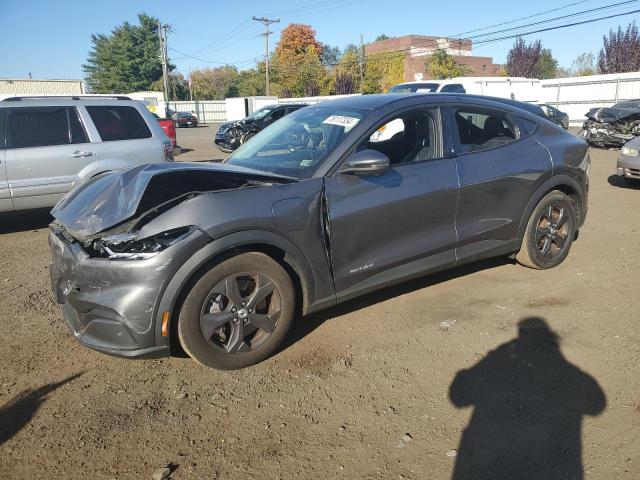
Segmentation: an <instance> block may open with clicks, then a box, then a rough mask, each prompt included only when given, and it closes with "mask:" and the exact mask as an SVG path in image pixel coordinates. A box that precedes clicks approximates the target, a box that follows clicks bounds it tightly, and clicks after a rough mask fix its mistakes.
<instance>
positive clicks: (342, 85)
mask: <svg viewBox="0 0 640 480" xmlns="http://www.w3.org/2000/svg"><path fill="white" fill-rule="evenodd" d="M334 83H335V93H336V95H349V94H351V93H355V91H356V82H355V80H354V78H353V76H351V75H350V74H349V73H338V74H336V78H335V82H334Z"/></svg>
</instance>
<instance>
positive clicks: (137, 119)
mask: <svg viewBox="0 0 640 480" xmlns="http://www.w3.org/2000/svg"><path fill="white" fill-rule="evenodd" d="M86 108H87V111H88V112H89V115H90V116H91V119H92V120H93V123H95V125H96V128H97V129H98V133H99V134H100V138H102V141H103V142H110V141H114V140H136V139H140V138H150V137H151V130H149V127H148V126H147V124H146V122H145V121H144V119H143V118H142V115H140V112H138V110H136V109H135V108H134V107H120V106H106V105H100V106H91V107H86Z"/></svg>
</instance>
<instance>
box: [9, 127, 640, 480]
mask: <svg viewBox="0 0 640 480" xmlns="http://www.w3.org/2000/svg"><path fill="white" fill-rule="evenodd" d="M201 132H202V133H201ZM178 136H179V137H178V138H179V142H180V143H181V144H182V145H183V146H184V147H186V148H192V149H193V151H192V152H187V153H185V154H184V157H182V158H181V160H186V159H187V155H190V156H191V157H193V158H192V159H196V158H197V159H205V158H206V157H207V155H208V153H207V152H204V153H203V152H202V151H200V152H196V150H197V148H198V145H209V146H210V142H211V140H212V128H211V127H201V128H199V129H193V130H192V131H190V130H180V131H179V132H178ZM205 136H206V138H205V139H204V140H203V139H202V138H204V137H205ZM198 139H199V140H198ZM198 142H200V143H198ZM210 147H211V148H210V150H211V152H210V153H211V154H214V153H216V152H215V151H214V149H213V147H212V146H210ZM615 156H616V153H615V152H613V151H594V152H592V159H593V165H592V173H591V178H592V186H591V197H590V213H589V217H588V219H587V224H586V225H585V227H584V228H583V230H582V231H581V233H580V238H579V241H578V242H577V243H576V244H575V245H574V247H573V249H572V251H571V254H570V255H569V258H568V259H567V261H565V262H564V263H563V264H562V265H561V266H560V267H558V268H556V269H554V270H552V271H535V270H530V269H527V268H524V267H521V266H518V265H515V264H513V263H512V262H510V261H508V260H497V261H491V262H483V263H480V264H477V265H472V266H470V267H465V268H461V269H457V270H455V271H453V272H448V273H445V274H440V275H435V276H431V277H429V278H426V279H423V280H420V281H415V282H411V283H409V284H405V285H401V286H399V287H395V288H392V289H387V290H384V291H382V292H380V293H377V294H375V295H370V296H368V297H366V298H364V299H362V300H358V301H355V302H351V303H349V304H346V305H343V306H340V307H338V308H334V309H332V310H330V311H328V312H325V313H322V314H317V315H314V316H312V317H309V318H303V319H300V320H299V322H298V324H297V325H296V328H295V331H294V332H293V334H292V336H291V338H290V340H289V342H288V345H287V346H286V348H285V349H284V350H283V351H282V352H280V353H279V354H278V355H276V356H275V357H274V358H272V359H270V360H267V361H265V362H263V363H262V364H260V365H258V366H255V367H252V368H249V369H245V370H242V371H235V372H218V371H212V370H207V369H205V368H203V367H200V366H198V365H197V364H195V363H194V362H192V361H191V360H189V359H187V358H170V359H163V360H154V361H127V360H121V359H117V358H111V357H107V356H104V355H101V354H99V353H96V352H93V351H90V350H87V349H86V348H83V347H81V346H80V345H78V344H77V343H76V342H75V341H74V340H73V338H71V337H70V335H69V333H68V332H67V329H66V327H65V326H64V325H63V321H62V319H61V316H60V312H59V310H58V308H57V306H56V305H54V304H53V302H52V298H51V295H50V294H49V280H48V271H47V263H48V258H49V252H48V248H47V242H46V223H47V218H46V216H42V215H40V216H33V215H21V216H20V217H18V218H10V219H6V218H4V219H2V220H0V221H1V222H2V223H1V224H0V231H1V233H0V316H1V317H2V318H3V319H4V320H3V322H4V334H3V338H4V341H3V346H2V348H1V349H0V364H1V365H2V367H3V368H2V370H1V371H0V405H1V406H2V407H0V477H2V478H12V479H21V478H25V479H27V478H65V479H72V478H88V479H116V478H117V479H121V478H149V479H150V478H152V475H153V472H154V471H156V470H157V469H158V468H160V467H163V466H165V465H168V464H171V465H172V467H171V468H172V469H173V473H172V478H174V479H193V478H207V479H212V478H237V479H240V478H259V479H262V478H264V479H275V478H283V479H289V478H329V479H331V478H371V479H399V478H409V479H426V478H429V479H448V478H451V477H452V475H453V472H454V465H455V464H456V462H457V463H458V464H457V466H456V468H457V470H456V473H455V477H454V478H485V477H483V476H482V474H481V473H482V472H476V474H473V475H470V474H469V473H468V472H467V471H466V470H465V467H466V466H468V465H469V462H470V459H471V458H472V457H473V456H474V455H476V457H475V458H476V459H478V460H480V461H482V460H487V461H493V462H497V463H498V464H501V465H504V468H505V471H511V472H512V473H513V472H514V471H516V472H519V473H518V475H515V476H514V475H510V476H509V475H507V474H505V475H504V477H500V478H514V479H515V478H536V479H549V478H561V477H560V476H557V475H553V474H551V473H549V471H548V470H547V469H548V468H550V467H553V466H554V465H561V466H562V468H563V470H564V471H565V472H568V473H567V476H562V478H580V476H581V471H582V470H583V471H584V476H585V477H586V478H589V479H638V478H640V374H639V371H638V365H639V364H640V334H639V333H638V328H639V325H640V308H639V306H640V295H639V293H638V285H640V249H639V247H640V241H639V238H640V190H639V189H631V188H625V187H623V186H621V185H620V184H619V183H617V182H615V181H614V180H615V179H613V180H612V179H610V175H611V174H612V172H613V171H614V167H615ZM191 157H189V158H191ZM532 317H536V318H538V319H537V320H535V319H534V320H532ZM527 319H528V320H527ZM523 320H524V323H522V324H521V327H522V328H520V331H519V330H518V324H519V322H522V321H523ZM543 322H545V323H543ZM545 324H546V325H547V326H548V329H547V327H545ZM551 330H552V331H553V332H555V334H557V335H558V336H559V337H560V343H559V347H558V346H556V345H555V343H554V340H553V333H552V331H551ZM516 339H517V340H516ZM501 345H502V347H500V346H501ZM498 347H500V348H498ZM479 362H480V363H479ZM474 365H475V367H474ZM465 369H472V370H469V371H467V372H466V373H462V374H460V375H457V374H458V373H459V372H461V371H462V370H465ZM454 379H455V382H454ZM603 395H604V397H603ZM450 398H451V400H450ZM465 405H468V406H465ZM474 408H475V414H474ZM472 414H473V417H472ZM465 429H466V433H464V439H463V440H462V444H461V439H462V435H463V432H465ZM580 456H581V457H582V459H583V461H582V465H581V464H580ZM540 458H543V459H544V461H543V462H538V461H537V460H539V459H540ZM509 469H511V470H509ZM514 469H515V470H514ZM494 478H495V477H494Z"/></svg>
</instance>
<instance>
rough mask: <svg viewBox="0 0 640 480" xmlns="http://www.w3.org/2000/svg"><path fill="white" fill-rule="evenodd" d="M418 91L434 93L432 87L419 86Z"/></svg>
mask: <svg viewBox="0 0 640 480" xmlns="http://www.w3.org/2000/svg"><path fill="white" fill-rule="evenodd" d="M416 93H433V90H431V89H430V88H418V89H417V90H416Z"/></svg>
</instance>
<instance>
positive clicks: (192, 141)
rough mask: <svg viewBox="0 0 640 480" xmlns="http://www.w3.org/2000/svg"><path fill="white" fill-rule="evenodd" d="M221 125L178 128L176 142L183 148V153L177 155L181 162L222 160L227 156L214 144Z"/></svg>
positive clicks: (211, 124)
mask: <svg viewBox="0 0 640 480" xmlns="http://www.w3.org/2000/svg"><path fill="white" fill-rule="evenodd" d="M218 125H220V124H219V123H210V124H208V125H204V124H200V125H198V126H197V127H195V128H193V127H191V128H184V127H183V128H178V129H177V131H176V141H177V143H178V145H180V147H181V148H182V153H181V154H180V155H176V160H177V161H180V162H201V161H207V160H216V161H217V160H222V159H223V158H225V157H226V156H227V154H226V153H222V152H221V151H220V150H218V149H217V148H216V146H215V145H214V144H213V139H214V137H215V135H216V132H217V131H218Z"/></svg>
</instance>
